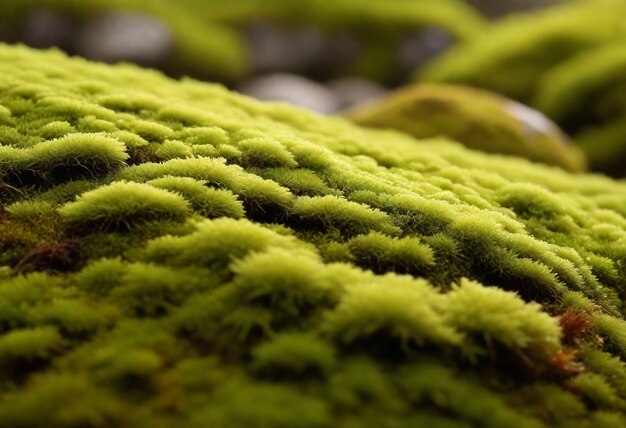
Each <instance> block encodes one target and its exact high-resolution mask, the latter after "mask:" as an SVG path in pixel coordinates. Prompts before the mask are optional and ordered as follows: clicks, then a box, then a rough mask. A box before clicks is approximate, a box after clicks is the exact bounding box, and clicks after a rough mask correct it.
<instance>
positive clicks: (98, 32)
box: [76, 12, 174, 66]
mask: <svg viewBox="0 0 626 428" xmlns="http://www.w3.org/2000/svg"><path fill="white" fill-rule="evenodd" d="M173 47H174V40H173V36H172V33H171V31H170V30H169V28H168V27H167V26H166V25H165V24H163V23H162V22H161V21H159V20H157V19H154V18H151V17H148V16H144V15H140V14H135V13H127V12H111V13H106V14H102V15H98V16H95V17H93V18H91V19H89V20H87V21H86V22H85V23H84V25H83V26H82V29H81V31H80V34H79V35H78V39H77V45H76V51H77V53H78V54H79V55H81V56H84V57H86V58H89V59H93V60H98V61H105V62H117V61H130V62H135V63H138V64H141V65H145V66H156V65H159V64H162V63H163V62H164V61H165V60H166V59H167V58H168V57H169V56H170V54H171V52H172V49H173Z"/></svg>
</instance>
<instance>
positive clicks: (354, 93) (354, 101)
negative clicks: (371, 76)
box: [326, 77, 388, 110]
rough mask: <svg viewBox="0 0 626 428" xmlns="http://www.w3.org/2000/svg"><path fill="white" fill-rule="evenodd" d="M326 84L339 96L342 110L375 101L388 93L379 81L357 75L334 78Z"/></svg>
mask: <svg viewBox="0 0 626 428" xmlns="http://www.w3.org/2000/svg"><path fill="white" fill-rule="evenodd" d="M326 86H327V87H328V88H329V89H330V90H331V91H332V92H333V93H334V94H335V96H337V97H338V98H339V101H340V108H341V109H342V110H344V109H347V108H352V107H358V106H361V105H363V104H366V103H368V102H372V101H375V100H377V99H380V98H382V97H384V96H385V95H386V94H387V93H388V90H387V89H386V88H385V87H384V86H382V85H380V84H379V83H376V82H373V81H371V80H367V79H362V78H358V77H342V78H339V79H334V80H331V81H329V82H327V83H326Z"/></svg>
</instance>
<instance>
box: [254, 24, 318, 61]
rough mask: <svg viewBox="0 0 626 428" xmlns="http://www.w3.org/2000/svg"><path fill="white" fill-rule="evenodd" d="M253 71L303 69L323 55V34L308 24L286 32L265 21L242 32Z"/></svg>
mask: <svg viewBox="0 0 626 428" xmlns="http://www.w3.org/2000/svg"><path fill="white" fill-rule="evenodd" d="M245 35H246V41H247V44H248V50H249V52H250V63H251V67H252V69H253V71H254V73H269V72H303V71H305V70H307V69H308V68H310V67H311V66H312V65H314V64H315V62H316V61H317V60H318V58H320V57H321V56H322V55H323V52H324V48H325V46H326V37H325V36H324V34H322V33H321V32H320V31H319V30H317V29H315V28H311V27H306V28H300V29H297V30H294V31H288V30H284V29H281V28H278V27H276V26H274V25H271V24H269V23H264V22H259V23H255V24H252V25H249V26H248V27H247V28H246V31H245Z"/></svg>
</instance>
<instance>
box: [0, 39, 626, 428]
mask: <svg viewBox="0 0 626 428" xmlns="http://www.w3.org/2000/svg"><path fill="white" fill-rule="evenodd" d="M0 178H1V182H0V184H1V185H0V192H1V193H0V196H1V198H2V211H1V215H0V248H1V249H2V252H1V256H0V265H2V266H3V267H2V268H1V270H0V277H1V280H0V330H1V332H0V426H3V427H29V428H31V427H39V426H41V427H43V426H45V427H181V426H189V427H209V426H210V427H361V426H371V427H374V426H375V427H422V426H423V427H498V428H499V427H503V426H506V427H623V426H625V424H626V416H625V413H624V412H625V411H626V368H625V365H624V359H625V358H626V322H625V321H624V315H625V311H624V300H625V297H626V265H625V262H626V183H624V182H617V181H613V180H610V179H607V178H602V177H600V176H591V175H584V176H575V175H569V174H567V173H565V172H562V171H561V170H559V169H556V168H549V167H546V166H539V165H535V164H531V163H529V162H527V161H525V160H522V159H515V158H508V157H504V156H497V155H487V154H482V153H479V152H473V151H470V150H468V149H465V148H463V147H462V146H461V145H459V144H456V143H452V142H447V141H419V140H416V139H413V138H411V137H409V136H406V135H403V134H400V133H394V132H385V131H373V130H365V129H362V128H359V127H357V126H354V125H351V124H349V123H348V122H347V121H344V120H343V119H329V118H323V117H320V116H316V115H314V114H311V113H307V112H305V111H303V110H298V109H295V108H292V107H288V106H285V105H279V104H268V103H260V102H256V101H253V100H251V99H247V98H244V97H240V96H238V95H235V94H233V93H230V92H228V91H227V90H226V89H224V88H222V87H220V86H215V85H209V84H204V83H199V82H195V81H192V80H183V81H180V82H177V81H173V80H170V79H167V78H165V77H163V76H161V75H160V74H158V73H156V72H151V71H145V70H140V69H137V68H134V67H131V66H115V67H113V66H106V65H100V64H93V63H88V62H86V61H83V60H80V59H68V58H67V57H65V56H64V55H62V54H60V53H58V52H37V51H32V50H29V49H27V48H23V47H10V46H0Z"/></svg>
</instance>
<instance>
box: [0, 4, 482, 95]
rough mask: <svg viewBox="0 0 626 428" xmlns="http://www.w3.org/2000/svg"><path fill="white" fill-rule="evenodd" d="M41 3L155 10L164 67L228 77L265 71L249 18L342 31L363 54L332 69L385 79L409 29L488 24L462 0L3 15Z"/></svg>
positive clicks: (8, 18) (462, 32)
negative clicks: (165, 35)
mask: <svg viewBox="0 0 626 428" xmlns="http://www.w3.org/2000/svg"><path fill="white" fill-rule="evenodd" d="M42 7H44V8H49V9H52V10H57V11H62V12H64V13H67V14H69V15H70V16H73V17H75V18H77V19H79V20H84V19H88V18H89V17H93V16H97V15H98V14H101V13H103V12H115V11H121V10H125V11H134V12H140V13H145V14H147V15H149V16H153V17H156V18H158V19H160V20H162V21H163V22H164V23H166V24H167V26H168V27H169V28H170V30H171V31H172V33H173V36H174V39H175V43H176V46H175V49H174V56H173V57H172V58H171V59H170V60H169V61H168V64H167V65H163V68H164V69H165V71H167V72H169V73H171V74H180V73H184V74H185V75H190V74H191V75H194V76H199V77H207V78H211V79H214V80H220V81H224V82H229V83H232V82H234V81H237V80H238V79H241V78H243V77H245V76H247V75H249V74H251V73H255V72H257V71H258V70H255V69H254V64H253V62H254V61H251V56H253V54H254V52H251V50H252V49H254V48H255V47H254V46H249V45H248V43H247V40H246V34H245V31H246V27H247V26H248V25H250V24H258V23H266V24H269V25H272V26H275V27H276V28H279V29H284V30H286V31H290V30H293V29H297V28H305V29H308V30H311V29H313V30H315V31H320V32H321V33H320V34H319V35H316V34H313V35H311V34H309V35H308V36H306V37H309V38H311V37H313V38H314V39H315V38H316V37H318V36H319V37H321V36H322V35H324V36H325V37H328V38H330V39H332V38H337V39H338V42H337V43H339V44H341V43H342V40H343V41H344V42H345V40H344V39H346V37H347V38H348V39H349V40H348V41H349V42H351V44H356V45H357V46H358V48H357V50H358V52H357V54H358V55H357V57H356V58H354V59H353V61H351V63H349V64H343V66H341V67H340V68H339V69H335V68H333V69H332V70H327V72H326V74H328V76H332V75H338V74H344V73H350V74H358V75H367V76H370V77H372V78H378V79H382V80H385V79H390V78H395V77H397V76H395V75H394V73H393V70H394V68H397V64H395V63H394V61H395V59H396V58H395V52H396V50H397V45H398V43H399V42H400V41H401V40H402V38H403V37H405V36H407V34H409V33H411V32H416V31H418V30H420V29H421V28H425V27H431V28H432V27H437V28H439V29H441V30H442V31H445V32H446V33H448V34H449V36H450V37H451V38H452V39H454V40H467V39H469V38H471V37H473V36H474V35H476V34H477V33H478V32H479V31H480V30H482V28H483V26H484V20H483V19H482V18H481V17H480V16H479V15H478V13H477V12H475V11H474V10H473V9H472V8H470V7H469V6H467V5H465V4H464V3H463V2H462V1H460V0H439V1H437V2H430V1H411V2H406V1H404V0H390V1H386V2H384V3H381V2H379V1H377V0H349V1H341V2H337V1H334V0H300V1H284V0H269V1H268V0H263V1H260V0H231V1H229V2H224V1H222V0H208V1H207V0H186V1H184V2H176V1H171V0H85V1H75V0H29V1H27V2H12V3H9V4H7V5H5V4H3V5H2V6H1V7H0V9H1V10H2V16H1V17H0V22H4V23H5V24H14V23H16V22H19V21H20V19H22V18H23V17H24V16H25V15H26V14H27V13H28V11H29V10H32V9H33V8H42ZM381 34H382V35H384V36H381ZM293 37H301V35H297V34H294V35H293ZM344 44H345V43H344ZM331 46H332V44H331ZM305 48H306V47H305ZM405 77H406V76H405Z"/></svg>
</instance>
